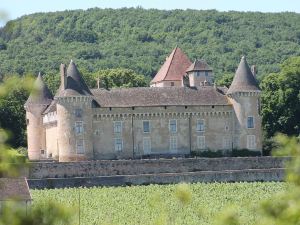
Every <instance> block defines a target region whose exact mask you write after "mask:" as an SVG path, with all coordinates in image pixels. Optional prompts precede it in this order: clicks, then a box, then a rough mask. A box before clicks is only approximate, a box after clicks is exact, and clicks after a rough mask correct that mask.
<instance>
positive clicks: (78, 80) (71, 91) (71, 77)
mask: <svg viewBox="0 0 300 225" xmlns="http://www.w3.org/2000/svg"><path fill="white" fill-rule="evenodd" d="M59 89H60V90H59V93H58V96H76V95H92V93H91V91H90V89H89V88H88V86H87V85H86V83H85V81H84V79H83V78H82V77H81V75H80V72H79V71H78V69H77V67H76V65H75V63H74V62H73V61H72V60H71V62H70V64H69V66H68V69H67V74H66V87H65V88H64V87H62V86H61V87H60V88H59Z"/></svg>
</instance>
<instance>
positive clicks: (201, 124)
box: [196, 120, 205, 132]
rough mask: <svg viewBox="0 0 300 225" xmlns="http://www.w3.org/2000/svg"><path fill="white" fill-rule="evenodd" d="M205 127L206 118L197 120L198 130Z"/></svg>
mask: <svg viewBox="0 0 300 225" xmlns="http://www.w3.org/2000/svg"><path fill="white" fill-rule="evenodd" d="M204 129H205V124H204V120H197V125H196V131H197V132H203V131H204Z"/></svg>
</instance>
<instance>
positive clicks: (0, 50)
mask: <svg viewBox="0 0 300 225" xmlns="http://www.w3.org/2000/svg"><path fill="white" fill-rule="evenodd" d="M299 21H300V14H296V13H259V12H247V13H244V12H233V11H232V12H218V11H215V10H209V11H199V10H171V11H164V10H156V9H151V10H145V9H142V8H128V9H126V8H124V9H98V8H94V9H89V10H85V11H84V10H75V11H63V12H55V13H37V14H33V15H28V16H23V17H21V18H19V19H17V20H13V21H10V22H8V23H7V24H6V26H5V27H3V28H2V29H1V31H0V73H1V75H5V74H21V75H22V74H27V73H32V74H36V73H37V72H38V71H41V72H42V73H46V74H57V73H58V68H59V64H60V63H62V62H64V63H68V62H69V60H70V59H73V60H75V61H76V63H77V64H78V65H79V68H80V69H81V71H88V72H96V71H98V70H100V69H107V68H128V69H133V70H134V71H135V72H137V73H139V74H144V75H149V76H153V75H154V74H155V73H156V71H157V70H158V68H159V67H160V65H161V64H162V63H163V61H164V60H165V57H166V56H167V55H168V54H169V53H170V52H171V51H172V49H173V48H174V47H175V46H176V45H177V44H178V46H179V47H181V48H182V49H183V50H184V51H185V52H186V53H187V55H188V56H189V57H190V58H191V59H192V60H193V59H196V58H204V59H206V60H207V61H208V63H209V64H210V65H211V66H212V67H213V68H214V70H215V73H216V75H217V76H218V77H220V76H222V75H223V74H226V73H233V72H234V70H235V68H236V67H237V65H238V62H239V59H240V57H241V55H243V54H245V55H247V57H248V61H249V62H250V63H251V64H256V65H257V66H258V75H259V76H262V75H265V74H267V73H269V72H277V71H278V70H279V63H282V62H283V60H285V59H287V58H288V57H290V56H293V55H300V47H299V45H300V23H299Z"/></svg>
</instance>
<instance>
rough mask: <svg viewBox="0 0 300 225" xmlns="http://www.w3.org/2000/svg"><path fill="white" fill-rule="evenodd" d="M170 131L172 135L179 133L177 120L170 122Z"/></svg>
mask: <svg viewBox="0 0 300 225" xmlns="http://www.w3.org/2000/svg"><path fill="white" fill-rule="evenodd" d="M169 130H170V132H171V133H176V132H177V121H176V120H170V121H169Z"/></svg>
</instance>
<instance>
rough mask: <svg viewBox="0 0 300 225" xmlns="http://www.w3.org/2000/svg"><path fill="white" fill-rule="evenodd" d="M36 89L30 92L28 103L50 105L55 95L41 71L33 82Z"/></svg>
mask: <svg viewBox="0 0 300 225" xmlns="http://www.w3.org/2000/svg"><path fill="white" fill-rule="evenodd" d="M33 88H34V90H33V91H32V92H31V93H30V95H29V98H28V99H27V101H26V103H25V106H26V105H34V104H36V105H49V104H50V103H51V102H52V100H53V96H52V94H51V92H50V90H49V89H48V87H47V85H46V84H45V82H44V80H43V78H42V75H41V73H39V75H38V77H37V78H36V80H35V82H34V84H33Z"/></svg>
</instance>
